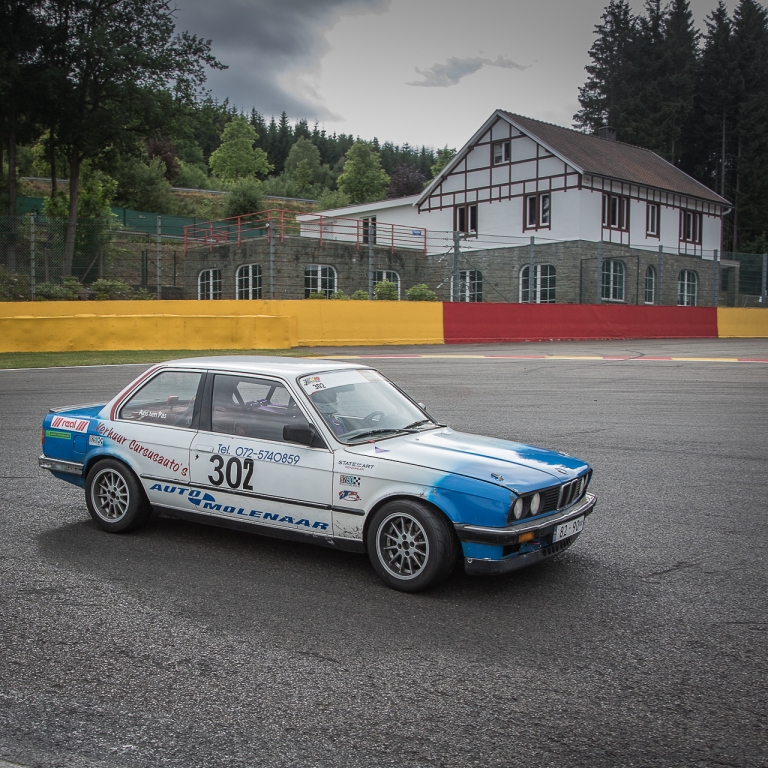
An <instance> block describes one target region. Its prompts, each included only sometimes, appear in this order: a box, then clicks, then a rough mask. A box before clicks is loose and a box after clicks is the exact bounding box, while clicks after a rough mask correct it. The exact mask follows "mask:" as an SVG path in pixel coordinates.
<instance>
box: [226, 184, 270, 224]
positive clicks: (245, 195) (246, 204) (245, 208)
mask: <svg viewBox="0 0 768 768" xmlns="http://www.w3.org/2000/svg"><path fill="white" fill-rule="evenodd" d="M229 189H230V191H229V194H228V195H227V196H226V199H225V203H224V216H225V218H230V217H232V216H245V215H246V214H248V213H256V212H257V211H260V210H261V209H262V207H263V206H262V198H261V195H262V187H261V182H260V181H259V180H258V179H253V178H246V179H239V180H238V181H236V182H234V183H233V184H232V186H231V187H230V188H229Z"/></svg>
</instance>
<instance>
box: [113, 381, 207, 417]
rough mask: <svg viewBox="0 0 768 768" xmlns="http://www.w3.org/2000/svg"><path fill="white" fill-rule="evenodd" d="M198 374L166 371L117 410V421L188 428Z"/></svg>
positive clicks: (197, 384) (197, 383)
mask: <svg viewBox="0 0 768 768" xmlns="http://www.w3.org/2000/svg"><path fill="white" fill-rule="evenodd" d="M201 377H202V374H201V373H193V372H188V371H165V372H164V373H160V374H158V375H157V376H155V377H154V378H152V379H150V381H148V382H147V383H146V384H145V385H144V386H143V387H142V388H141V389H140V390H139V391H138V392H137V393H136V394H135V395H133V397H131V399H130V400H128V402H127V403H126V404H125V405H124V406H123V407H122V408H121V409H120V415H119V417H118V418H120V419H125V420H126V421H140V422H142V423H145V424H162V425H163V426H169V427H191V426H192V413H193V411H194V406H195V397H196V395H197V388H198V386H199V384H200V378H201Z"/></svg>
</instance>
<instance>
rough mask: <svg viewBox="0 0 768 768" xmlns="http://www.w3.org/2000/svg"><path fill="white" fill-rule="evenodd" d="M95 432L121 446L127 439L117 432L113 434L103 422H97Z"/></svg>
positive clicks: (113, 431)
mask: <svg viewBox="0 0 768 768" xmlns="http://www.w3.org/2000/svg"><path fill="white" fill-rule="evenodd" d="M96 431H97V432H98V433H99V434H100V435H103V436H104V437H108V438H109V439H110V440H114V441H115V442H116V443H117V444H118V445H122V444H123V443H124V442H125V441H126V440H127V439H128V438H127V437H124V436H123V435H121V434H120V433H119V432H115V430H114V429H112V427H108V426H107V425H106V424H104V423H103V422H99V426H98V427H96Z"/></svg>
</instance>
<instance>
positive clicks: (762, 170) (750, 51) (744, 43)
mask: <svg viewBox="0 0 768 768" xmlns="http://www.w3.org/2000/svg"><path fill="white" fill-rule="evenodd" d="M733 43H734V55H735V58H736V62H737V72H738V86H737V89H738V96H739V102H738V113H737V114H738V124H737V128H736V131H737V142H736V182H735V190H734V197H735V201H734V202H735V206H736V207H735V211H734V222H733V228H734V233H733V250H734V251H736V250H739V249H740V248H742V249H743V248H747V247H754V246H750V245H749V244H750V243H756V242H757V241H761V240H762V239H763V237H764V236H765V235H766V233H768V13H766V10H765V8H763V7H762V6H760V5H759V4H758V3H756V2H754V0H741V2H740V3H739V5H738V6H737V7H736V10H735V11H734V14H733Z"/></svg>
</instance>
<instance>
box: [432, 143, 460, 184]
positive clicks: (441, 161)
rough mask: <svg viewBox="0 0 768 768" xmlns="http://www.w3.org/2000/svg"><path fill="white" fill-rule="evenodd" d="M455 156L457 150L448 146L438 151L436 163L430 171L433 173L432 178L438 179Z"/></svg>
mask: <svg viewBox="0 0 768 768" xmlns="http://www.w3.org/2000/svg"><path fill="white" fill-rule="evenodd" d="M455 156H456V150H455V149H448V146H447V145H446V146H445V147H443V148H442V149H438V150H437V155H436V157H435V162H434V163H433V164H432V167H431V169H430V170H431V171H432V178H433V179H434V178H436V177H437V174H438V173H440V171H442V170H443V168H445V166H446V165H448V163H450V162H451V160H453V158H454V157H455Z"/></svg>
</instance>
